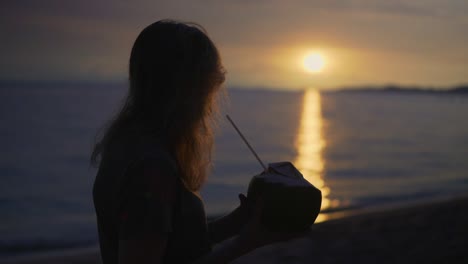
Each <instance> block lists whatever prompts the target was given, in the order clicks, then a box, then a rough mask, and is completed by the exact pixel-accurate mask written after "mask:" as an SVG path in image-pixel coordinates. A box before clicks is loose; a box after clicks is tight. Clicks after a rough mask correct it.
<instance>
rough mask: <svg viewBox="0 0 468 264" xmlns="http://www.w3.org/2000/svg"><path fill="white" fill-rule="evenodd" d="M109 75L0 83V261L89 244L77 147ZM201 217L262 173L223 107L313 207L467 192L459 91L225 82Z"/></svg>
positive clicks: (86, 138)
mask: <svg viewBox="0 0 468 264" xmlns="http://www.w3.org/2000/svg"><path fill="white" fill-rule="evenodd" d="M124 95H125V86H124V85H119V84H90V83H75V84H70V83H62V84H22V85H19V84H14V83H10V84H2V87H1V88H0V98H1V99H2V100H1V104H0V120H1V124H0V259H1V258H2V257H6V256H14V255H24V254H29V253H33V252H43V251H52V250H59V249H67V248H79V247H86V246H90V245H95V244H96V243H97V234H96V219H95V215H94V208H93V204H92V197H91V188H92V184H93V180H94V175H95V174H96V169H95V168H93V167H90V165H89V155H90V151H91V148H92V143H93V139H94V136H95V134H96V132H97V131H98V130H99V129H100V128H102V127H103V125H104V123H105V122H106V121H107V120H109V119H110V118H111V117H112V116H113V115H114V114H115V113H116V112H117V110H118V107H119V105H120V103H121V102H122V99H123V97H124ZM225 101H226V103H225V104H224V106H223V107H222V110H221V115H220V116H221V119H220V121H219V128H218V129H217V136H216V148H215V151H214V153H213V170H212V173H211V175H210V177H209V179H208V182H207V184H206V185H205V187H204V188H203V189H202V191H201V195H202V197H203V199H204V201H205V205H206V211H207V213H208V215H211V216H215V215H220V214H223V213H226V212H228V211H229V210H231V209H233V208H235V207H236V206H237V205H238V204H239V201H238V198H237V195H238V194H239V193H246V191H247V187H248V183H249V181H250V179H251V177H252V176H253V175H255V174H257V173H259V172H261V171H262V167H261V166H260V165H259V163H258V162H257V160H256V159H255V158H254V156H252V155H251V153H250V152H249V150H248V149H247V147H246V146H245V145H244V143H243V142H242V141H241V139H240V138H239V136H238V135H237V134H236V132H235V131H234V130H233V129H232V127H230V125H229V124H228V123H227V122H226V121H225V120H224V119H223V116H222V114H225V113H229V114H230V115H231V117H232V118H233V119H234V121H235V122H236V123H237V125H238V126H239V128H240V129H241V130H242V131H243V132H244V134H245V136H246V138H247V139H248V140H249V141H250V143H251V145H252V146H253V147H254V148H255V149H256V151H257V153H258V154H259V156H260V157H261V159H262V160H263V161H264V162H265V163H268V162H278V161H291V162H293V163H294V164H295V165H296V166H297V167H298V169H299V170H300V171H301V172H302V173H303V174H304V177H305V178H306V179H308V180H310V181H311V182H312V183H313V184H314V185H315V186H317V187H319V188H321V189H322V193H323V195H324V204H323V205H322V211H323V212H324V213H323V214H321V216H319V220H320V221H326V220H327V219H329V218H330V217H331V216H332V215H334V214H335V215H336V214H339V213H341V214H346V212H349V213H352V212H355V211H357V210H361V209H365V208H375V207H385V206H387V205H399V206H402V205H406V204H409V203H414V202H424V201H431V200H434V199H442V198H447V197H456V196H459V195H463V194H465V193H466V192H467V191H468V158H467V157H468V121H467V120H468V97H467V96H455V95H447V94H424V93H414V94H401V93H389V92H371V93H369V92H352V93H340V92H320V93H319V92H317V91H314V90H308V91H292V92H291V91H290V92H285V91H272V90H260V89H228V100H225Z"/></svg>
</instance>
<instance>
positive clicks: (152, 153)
mask: <svg viewBox="0 0 468 264" xmlns="http://www.w3.org/2000/svg"><path fill="white" fill-rule="evenodd" d="M137 152H138V154H137V155H136V157H135V159H134V160H133V161H132V162H131V164H130V165H129V166H128V168H127V170H126V173H125V174H126V175H125V176H126V178H127V182H128V184H129V186H127V188H130V189H133V190H146V191H148V192H151V193H160V194H162V193H167V192H168V190H174V189H175V188H176V186H177V183H178V169H177V163H176V161H175V159H174V158H172V156H171V155H170V152H169V151H167V150H166V149H165V148H164V147H163V146H162V145H161V144H159V143H157V142H152V141H148V140H146V141H145V142H144V143H142V145H141V146H140V147H139V150H138V151H137Z"/></svg>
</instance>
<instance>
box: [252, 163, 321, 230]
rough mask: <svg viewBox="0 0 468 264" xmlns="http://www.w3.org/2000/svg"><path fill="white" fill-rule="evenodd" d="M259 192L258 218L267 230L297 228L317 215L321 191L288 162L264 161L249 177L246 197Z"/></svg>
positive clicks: (307, 223)
mask: <svg viewBox="0 0 468 264" xmlns="http://www.w3.org/2000/svg"><path fill="white" fill-rule="evenodd" d="M259 196H261V197H262V200H263V207H262V212H261V216H260V220H261V223H262V225H263V226H265V227H266V228H267V229H269V230H271V231H279V232H281V231H282V232H300V231H305V230H307V229H308V228H309V227H310V226H311V225H312V224H313V223H314V222H315V219H316V218H317V216H318V214H319V212H320V206H321V204H322V193H321V191H320V190H319V189H317V188H315V186H313V185H312V184H311V183H309V182H308V181H307V180H306V179H304V177H303V176H302V174H301V173H300V172H299V171H298V170H297V169H296V168H295V167H294V165H293V164H292V163H291V162H277V163H270V164H268V169H267V170H266V171H264V172H262V173H260V174H258V175H256V176H254V177H253V178H252V180H251V181H250V183H249V187H248V191H247V197H248V198H249V200H251V199H252V200H255V199H256V198H257V197H259Z"/></svg>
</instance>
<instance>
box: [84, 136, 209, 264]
mask: <svg viewBox="0 0 468 264" xmlns="http://www.w3.org/2000/svg"><path fill="white" fill-rule="evenodd" d="M127 138H134V137H127ZM115 142H118V143H117V144H112V147H111V149H108V150H107V151H106V152H105V153H103V155H102V160H101V163H100V165H99V170H98V173H97V176H96V179H95V182H94V188H93V198H94V206H95V209H96V215H97V224H98V232H99V244H100V248H101V255H102V261H103V264H109V263H117V262H118V245H119V240H126V239H139V238H145V237H151V235H153V234H167V235H168V241H167V247H166V252H165V255H164V262H165V263H188V262H191V261H193V260H195V259H197V258H199V257H200V256H202V255H204V254H206V253H207V252H209V251H210V249H211V245H210V242H209V238H208V232H207V223H206V215H205V211H204V205H203V202H202V200H201V199H200V198H199V197H198V195H196V194H195V193H192V192H191V191H189V190H188V189H187V188H186V187H185V185H184V184H183V182H182V180H181V179H180V178H179V175H178V173H177V171H178V169H177V165H176V162H175V160H174V159H173V158H172V157H171V155H170V154H169V152H168V151H167V150H166V149H165V148H164V146H163V144H162V143H161V140H157V139H155V138H152V137H147V136H146V137H143V136H141V137H137V139H132V142H129V141H128V140H116V141H115Z"/></svg>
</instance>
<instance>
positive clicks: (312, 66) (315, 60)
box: [302, 52, 325, 73]
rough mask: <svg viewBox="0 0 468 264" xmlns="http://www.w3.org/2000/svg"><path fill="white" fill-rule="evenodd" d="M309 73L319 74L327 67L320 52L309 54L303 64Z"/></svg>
mask: <svg viewBox="0 0 468 264" xmlns="http://www.w3.org/2000/svg"><path fill="white" fill-rule="evenodd" d="M302 64H303V66H304V69H305V70H306V71H307V72H311V73H318V72H321V71H322V70H323V68H324V67H325V58H324V57H323V55H322V54H320V53H318V52H313V53H309V54H307V55H306V56H305V57H304V60H303V62H302Z"/></svg>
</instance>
